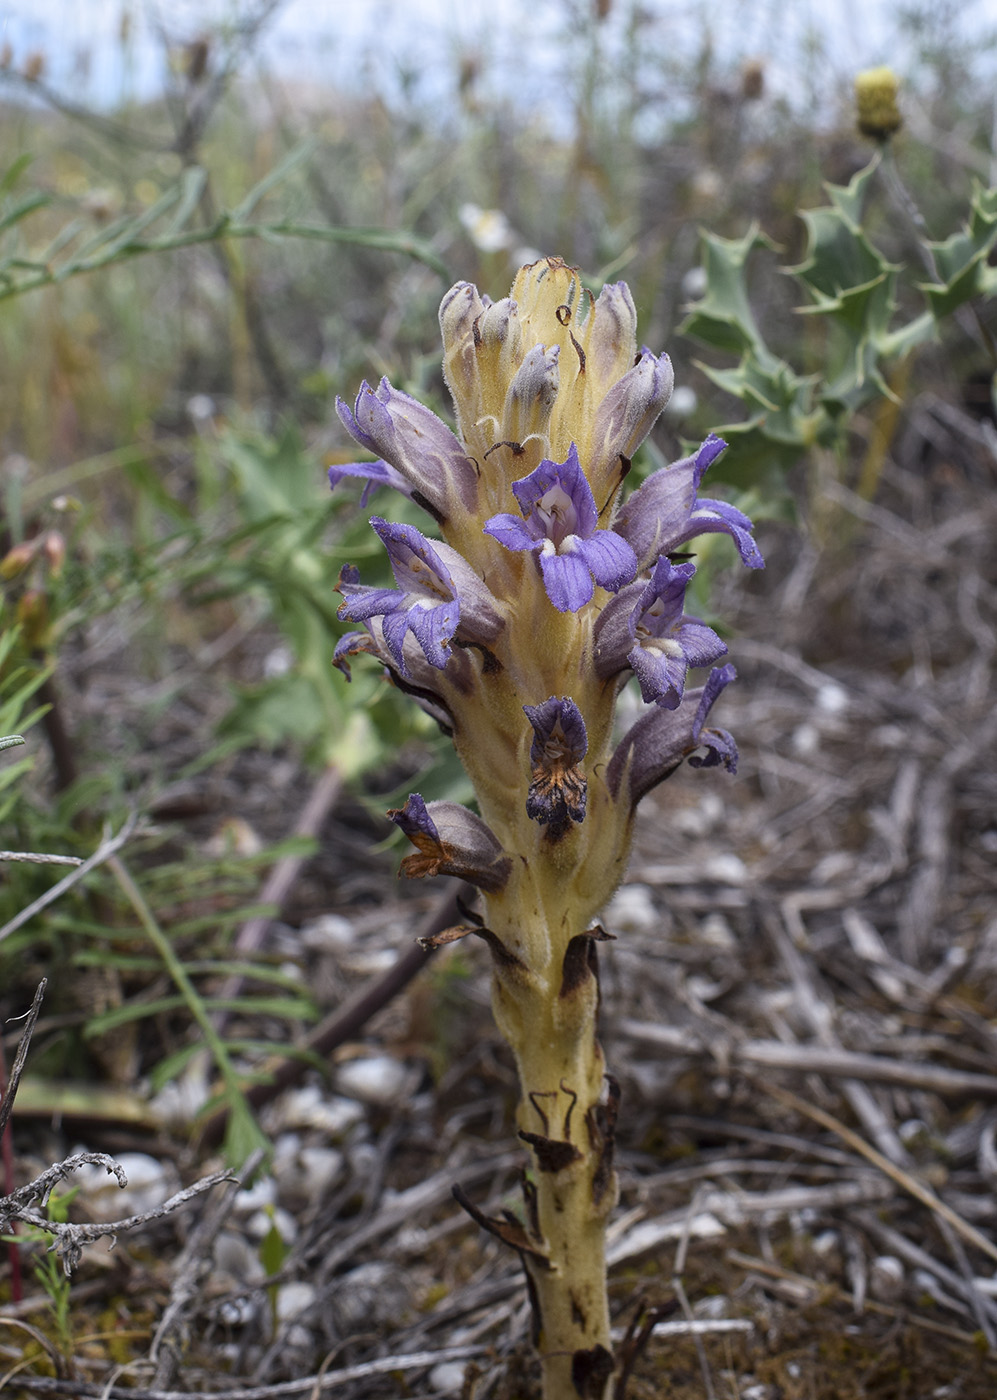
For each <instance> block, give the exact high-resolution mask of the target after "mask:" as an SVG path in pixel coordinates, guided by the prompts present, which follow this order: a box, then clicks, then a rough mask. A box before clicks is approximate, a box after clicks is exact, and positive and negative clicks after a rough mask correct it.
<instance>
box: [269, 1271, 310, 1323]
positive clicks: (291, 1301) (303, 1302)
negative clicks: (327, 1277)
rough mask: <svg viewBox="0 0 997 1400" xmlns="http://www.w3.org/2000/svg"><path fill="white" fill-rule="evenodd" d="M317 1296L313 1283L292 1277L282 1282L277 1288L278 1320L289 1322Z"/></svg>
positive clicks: (298, 1315)
mask: <svg viewBox="0 0 997 1400" xmlns="http://www.w3.org/2000/svg"><path fill="white" fill-rule="evenodd" d="M317 1297H318V1289H317V1288H316V1287H315V1285H314V1284H313V1283H305V1282H304V1281H303V1280H293V1279H292V1280H291V1282H289V1283H282V1284H281V1285H280V1287H279V1289H278V1290H277V1318H278V1320H279V1321H280V1322H289V1321H290V1320H291V1318H294V1317H300V1316H301V1314H302V1313H303V1312H304V1311H305V1310H306V1309H307V1308H310V1307H311V1306H312V1304H313V1303H314V1302H315V1299H316V1298H317Z"/></svg>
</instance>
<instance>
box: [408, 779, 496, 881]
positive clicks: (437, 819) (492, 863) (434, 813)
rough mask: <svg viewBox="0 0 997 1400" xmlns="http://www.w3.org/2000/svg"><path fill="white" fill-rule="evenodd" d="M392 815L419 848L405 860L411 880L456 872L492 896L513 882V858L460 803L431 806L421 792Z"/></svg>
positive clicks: (410, 796)
mask: <svg viewBox="0 0 997 1400" xmlns="http://www.w3.org/2000/svg"><path fill="white" fill-rule="evenodd" d="M388 818H389V820H390V821H393V822H394V823H395V825H396V826H398V827H400V828H401V830H402V831H403V832H404V833H405V835H406V836H407V837H408V839H409V840H410V841H411V842H412V844H413V846H415V848H416V852H417V854H415V855H409V856H406V857H405V859H404V860H403V861H402V873H403V874H404V875H407V876H408V877H409V879H413V880H421V879H423V878H425V877H426V876H432V875H454V876H456V877H457V878H458V879H461V880H469V881H470V882H471V884H473V885H477V886H478V888H479V889H482V890H485V891H486V892H489V893H492V894H494V893H497V892H498V891H499V890H501V889H502V887H503V886H504V885H505V883H506V881H507V880H508V878H509V872H510V870H511V869H512V862H511V860H510V859H509V857H508V856H507V855H506V854H505V852H504V851H503V850H502V847H501V846H500V844H499V842H498V840H497V839H496V837H495V834H494V832H493V831H492V830H491V828H490V827H488V826H487V825H486V824H485V823H484V822H483V821H482V820H481V818H480V817H479V816H477V815H475V813H474V812H472V811H470V810H469V809H468V808H467V807H462V806H461V805H460V803H458V802H430V803H428V804H427V803H426V802H425V801H424V800H423V798H422V796H421V794H420V793H418V792H413V793H411V794H410V795H409V797H408V800H407V801H406V803H405V806H404V807H400V808H395V809H393V810H392V811H390V812H389V813H388Z"/></svg>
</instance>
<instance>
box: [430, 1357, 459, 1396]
mask: <svg viewBox="0 0 997 1400" xmlns="http://www.w3.org/2000/svg"><path fill="white" fill-rule="evenodd" d="M465 1369H466V1368H465V1365H464V1362H463V1361H441V1362H440V1364H439V1365H438V1366H434V1367H433V1369H432V1370H431V1371H430V1373H429V1388H430V1390H431V1391H433V1392H434V1393H435V1394H436V1395H455V1396H456V1395H460V1393H461V1391H462V1389H463V1387H464V1371H465Z"/></svg>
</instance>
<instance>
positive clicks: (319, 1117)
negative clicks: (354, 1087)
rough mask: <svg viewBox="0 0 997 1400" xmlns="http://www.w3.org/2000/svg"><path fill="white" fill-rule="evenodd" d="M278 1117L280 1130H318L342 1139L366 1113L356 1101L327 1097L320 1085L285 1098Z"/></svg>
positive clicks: (278, 1111)
mask: <svg viewBox="0 0 997 1400" xmlns="http://www.w3.org/2000/svg"><path fill="white" fill-rule="evenodd" d="M275 1116H276V1118H277V1120H278V1121H277V1123H276V1125H275V1126H276V1127H277V1128H317V1129H319V1130H320V1131H321V1132H324V1133H326V1134H327V1135H328V1136H329V1137H331V1138H342V1137H345V1135H346V1134H347V1133H348V1132H349V1130H350V1129H351V1128H354V1127H356V1125H357V1123H359V1122H360V1120H361V1119H362V1118H363V1116H364V1112H363V1109H362V1108H361V1107H360V1105H359V1104H358V1103H356V1102H355V1101H354V1100H353V1099H346V1098H342V1097H341V1096H340V1095H337V1094H327V1093H326V1092H325V1090H324V1089H322V1088H321V1087H320V1086H319V1085H318V1084H306V1085H305V1086H304V1087H303V1088H301V1089H293V1090H291V1092H290V1093H287V1094H285V1095H284V1096H283V1097H282V1099H281V1102H280V1105H279V1107H278V1110H277V1113H276V1115H275ZM271 1131H273V1129H271Z"/></svg>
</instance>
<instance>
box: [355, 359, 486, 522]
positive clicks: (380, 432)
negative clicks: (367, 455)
mask: <svg viewBox="0 0 997 1400" xmlns="http://www.w3.org/2000/svg"><path fill="white" fill-rule="evenodd" d="M336 410H337V412H338V413H339V416H340V419H341V420H342V422H343V425H344V427H345V428H346V430H347V432H348V433H349V434H350V435H351V437H353V438H355V439H356V441H357V442H358V443H359V444H360V445H361V447H366V448H367V450H368V451H369V452H374V453H376V454H377V456H378V457H379V458H381V459H382V461H381V463H380V464H379V463H371V464H370V466H371V467H374V468H381V467H385V466H386V467H387V468H388V472H384V471H381V470H380V469H378V470H375V471H371V470H363V469H362V468H363V465H364V464H363V463H359V464H356V465H358V466H359V467H360V468H361V470H359V471H357V470H353V469H350V470H346V469H344V468H342V467H339V468H334V470H335V471H338V472H339V473H340V474H341V475H343V476H366V477H367V478H368V479H369V480H371V481H376V482H378V484H381V483H383V484H386V485H390V486H399V481H398V478H400V479H401V480H402V482H403V483H404V485H402V486H400V487H399V489H401V490H404V492H405V494H406V495H408V496H411V498H412V499H413V500H414V501H416V502H418V504H419V505H421V506H422V507H423V508H424V509H426V510H428V511H429V513H430V514H431V515H432V516H434V517H435V518H436V519H437V520H447V519H449V517H450V516H451V515H454V514H460V513H473V511H474V508H475V505H476V504H477V499H478V471H477V467H476V466H475V463H474V462H473V460H472V459H471V458H470V457H469V456H468V455H467V451H466V449H465V448H464V446H463V444H462V443H461V442H460V441H459V440H458V439H457V438H456V437H454V435H453V433H452V432H451V431H450V429H449V428H448V427H447V426H446V424H445V423H443V422H442V421H441V420H440V419H439V418H437V416H436V414H435V413H433V412H432V411H431V410H430V409H428V408H426V406H425V405H424V404H421V403H419V401H418V399H413V398H411V397H410V396H409V395H408V394H402V393H400V392H399V391H398V390H397V389H395V388H393V387H392V386H391V384H389V382H388V380H387V379H382V380H381V382H380V384H379V385H378V387H377V389H376V390H375V389H371V387H370V385H369V384H367V383H366V382H364V384H363V385H362V386H361V388H360V392H359V394H358V395H357V399H356V403H355V404H354V406H353V408H352V410H351V409H350V408H349V406H348V405H347V404H346V403H344V402H343V400H342V399H337V400H336ZM331 479H332V478H331V475H330V480H331ZM339 479H340V478H339V477H338V476H337V478H336V480H339ZM335 484H336V483H335V481H333V485H335Z"/></svg>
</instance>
